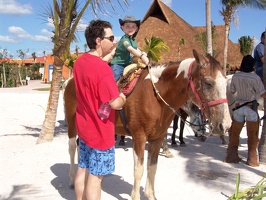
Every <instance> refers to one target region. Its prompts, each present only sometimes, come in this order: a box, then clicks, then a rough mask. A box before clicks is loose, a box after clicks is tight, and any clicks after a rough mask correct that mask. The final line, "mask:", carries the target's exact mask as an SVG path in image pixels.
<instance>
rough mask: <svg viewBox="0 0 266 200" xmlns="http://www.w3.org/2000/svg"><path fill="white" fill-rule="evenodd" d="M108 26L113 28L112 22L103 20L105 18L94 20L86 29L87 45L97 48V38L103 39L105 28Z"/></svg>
mask: <svg viewBox="0 0 266 200" xmlns="http://www.w3.org/2000/svg"><path fill="white" fill-rule="evenodd" d="M106 28H111V29H112V25H111V23H110V22H107V21H103V20H92V21H91V22H90V24H89V26H87V28H86V30H85V38H86V41H87V45H88V47H89V48H90V49H95V48H96V42H95V40H96V38H98V37H99V38H101V39H103V38H104V36H105V32H104V29H106Z"/></svg>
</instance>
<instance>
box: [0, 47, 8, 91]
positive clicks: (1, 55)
mask: <svg viewBox="0 0 266 200" xmlns="http://www.w3.org/2000/svg"><path fill="white" fill-rule="evenodd" d="M6 57H7V49H0V60H1V63H2V75H1V78H2V81H1V82H2V87H6V70H5V61H4V60H3V59H4V58H6Z"/></svg>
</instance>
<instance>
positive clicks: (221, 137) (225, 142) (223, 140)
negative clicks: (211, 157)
mask: <svg viewBox="0 0 266 200" xmlns="http://www.w3.org/2000/svg"><path fill="white" fill-rule="evenodd" d="M220 139H221V140H222V144H223V145H227V141H226V139H225V135H220Z"/></svg>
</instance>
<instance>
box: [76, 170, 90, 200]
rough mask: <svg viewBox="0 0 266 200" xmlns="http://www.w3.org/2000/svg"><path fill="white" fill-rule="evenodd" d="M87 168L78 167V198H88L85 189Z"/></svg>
mask: <svg viewBox="0 0 266 200" xmlns="http://www.w3.org/2000/svg"><path fill="white" fill-rule="evenodd" d="M87 170H88V169H87V168H80V167H78V170H77V173H76V177H75V193H76V200H86V196H85V195H86V193H85V191H84V189H85V187H86V186H85V185H86V182H85V181H86V180H87V176H88V172H87Z"/></svg>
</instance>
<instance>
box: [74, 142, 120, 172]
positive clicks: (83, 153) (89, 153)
mask: <svg viewBox="0 0 266 200" xmlns="http://www.w3.org/2000/svg"><path fill="white" fill-rule="evenodd" d="M79 148H80V156H79V163H78V166H79V167H80V168H87V169H88V172H89V173H90V174H93V175H96V176H104V175H107V174H111V173H113V172H114V171H115V147H114V146H113V147H112V148H110V149H107V150H97V149H93V148H90V147H88V146H87V145H86V144H85V142H84V141H83V140H81V139H80V138H79Z"/></svg>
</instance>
